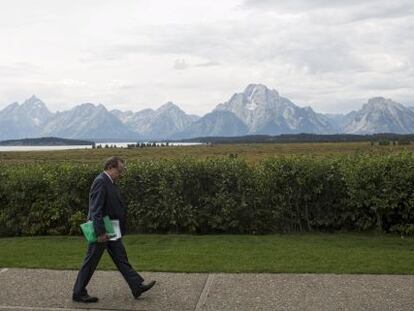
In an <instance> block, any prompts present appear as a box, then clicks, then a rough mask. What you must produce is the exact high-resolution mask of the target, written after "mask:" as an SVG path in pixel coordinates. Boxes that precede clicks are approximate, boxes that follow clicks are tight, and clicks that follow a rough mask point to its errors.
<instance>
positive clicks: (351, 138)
mask: <svg viewBox="0 0 414 311" xmlns="http://www.w3.org/2000/svg"><path fill="white" fill-rule="evenodd" d="M181 141H183V142H203V143H214V144H240V143H321V142H332V143H334V142H364V141H366V142H378V143H379V142H381V141H396V142H400V143H409V142H411V141H414V134H392V133H382V134H372V135H354V134H331V135H319V134H307V133H302V134H282V135H278V136H270V135H247V136H237V137H197V138H191V139H183V140H181Z"/></svg>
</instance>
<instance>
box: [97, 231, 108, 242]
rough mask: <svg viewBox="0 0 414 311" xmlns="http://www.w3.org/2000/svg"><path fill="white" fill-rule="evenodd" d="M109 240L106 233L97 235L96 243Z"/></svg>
mask: <svg viewBox="0 0 414 311" xmlns="http://www.w3.org/2000/svg"><path fill="white" fill-rule="evenodd" d="M108 240H109V237H108V235H107V234H106V233H104V234H102V235H100V236H98V243H103V242H107V241H108Z"/></svg>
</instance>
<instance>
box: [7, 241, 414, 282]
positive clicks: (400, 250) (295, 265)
mask: <svg viewBox="0 0 414 311" xmlns="http://www.w3.org/2000/svg"><path fill="white" fill-rule="evenodd" d="M123 239H124V243H125V245H126V249H127V253H128V257H129V260H130V262H131V264H132V266H133V267H134V268H135V269H136V270H138V271H171V272H233V273H237V272H275V273H278V272H287V273H387V274H414V260H413V258H414V238H407V237H406V238H404V239H401V238H400V237H399V236H395V235H384V234H380V235H378V234H366V233H365V234H359V233H335V234H322V233H315V234H286V235H264V236H252V235H203V236H201V235H152V234H151V235H149V234H148V235H147V234H139V235H127V236H125V237H124V238H123ZM85 253H86V243H85V241H84V240H83V239H82V237H80V236H79V237H67V236H54V237H52V236H48V237H19V238H1V239H0V267H19V268H23V267H25V268H49V269H75V270H77V269H79V268H80V264H81V263H82V260H83V258H84V256H85ZM98 269H103V270H115V269H116V267H115V265H114V264H113V262H112V261H111V259H110V257H109V255H108V253H107V252H105V253H104V255H103V258H102V260H101V262H100V264H99V267H98Z"/></svg>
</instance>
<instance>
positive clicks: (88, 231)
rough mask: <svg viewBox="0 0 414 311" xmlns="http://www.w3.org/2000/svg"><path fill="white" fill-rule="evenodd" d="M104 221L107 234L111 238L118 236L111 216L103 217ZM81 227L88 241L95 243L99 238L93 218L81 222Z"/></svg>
mask: <svg viewBox="0 0 414 311" xmlns="http://www.w3.org/2000/svg"><path fill="white" fill-rule="evenodd" d="M103 222H104V225H105V230H106V234H107V235H108V236H109V237H110V238H112V237H114V236H116V233H115V230H114V228H113V227H112V222H111V219H109V216H105V217H103ZM80 227H81V230H82V233H83V235H84V236H85V239H86V241H88V243H94V242H96V241H97V240H98V239H97V237H96V234H95V229H94V228H93V222H92V221H91V220H89V221H87V222H85V223H83V224H81V225H80Z"/></svg>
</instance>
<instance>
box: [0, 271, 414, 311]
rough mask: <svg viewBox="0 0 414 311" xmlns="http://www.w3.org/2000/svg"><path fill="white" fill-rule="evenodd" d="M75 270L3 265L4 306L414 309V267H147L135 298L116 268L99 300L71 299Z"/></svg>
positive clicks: (98, 289)
mask: <svg viewBox="0 0 414 311" xmlns="http://www.w3.org/2000/svg"><path fill="white" fill-rule="evenodd" d="M76 275H77V271H68V270H63V271H62V270H44V269H7V268H3V269H1V268H0V311H3V310H84V309H88V310H124V311H127V310H177V311H185V310H191V311H193V310H200V311H201V310H214V311H217V310H237V311H243V310H272V311H273V310H414V275H344V274H343V275H335V274H268V273H266V274H221V273H218V274H203V273H191V274H190V273H188V274H187V273H150V272H148V273H142V275H143V276H144V278H145V279H146V280H151V279H155V280H157V284H156V285H155V286H154V288H153V289H151V290H150V291H149V292H147V293H144V294H143V295H142V296H141V297H142V298H140V299H139V300H134V299H133V297H132V295H131V293H130V291H129V288H128V286H127V284H126V283H125V281H124V280H123V278H122V276H121V274H120V273H119V272H118V271H96V272H95V274H94V275H93V277H92V279H91V282H90V283H89V285H88V292H89V294H90V295H93V296H97V297H99V298H100V300H99V302H98V303H93V304H80V303H74V302H72V300H71V295H72V286H73V283H74V281H75V278H76Z"/></svg>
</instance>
